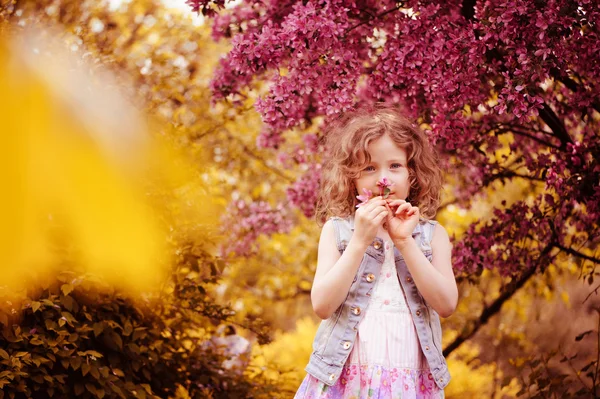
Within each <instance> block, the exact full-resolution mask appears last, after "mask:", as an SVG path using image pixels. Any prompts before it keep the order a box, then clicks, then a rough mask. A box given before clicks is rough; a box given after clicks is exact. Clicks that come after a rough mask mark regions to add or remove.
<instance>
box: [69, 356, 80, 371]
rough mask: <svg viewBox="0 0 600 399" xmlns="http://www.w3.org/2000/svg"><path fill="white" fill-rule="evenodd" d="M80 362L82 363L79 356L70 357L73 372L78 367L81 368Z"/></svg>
mask: <svg viewBox="0 0 600 399" xmlns="http://www.w3.org/2000/svg"><path fill="white" fill-rule="evenodd" d="M81 362H82V359H81V358H80V357H79V356H76V357H72V358H71V367H72V368H73V370H77V369H78V368H79V367H81Z"/></svg>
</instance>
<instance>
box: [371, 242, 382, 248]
mask: <svg viewBox="0 0 600 399" xmlns="http://www.w3.org/2000/svg"><path fill="white" fill-rule="evenodd" d="M373 248H375V249H379V248H381V244H380V243H379V241H375V242H374V243H373Z"/></svg>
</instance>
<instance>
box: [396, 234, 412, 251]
mask: <svg viewBox="0 0 600 399" xmlns="http://www.w3.org/2000/svg"><path fill="white" fill-rule="evenodd" d="M393 241H394V246H395V247H396V248H398V250H399V251H402V250H403V249H405V248H407V247H409V246H411V245H414V244H416V242H415V239H414V238H413V237H412V236H408V237H406V238H396V239H394V240H393Z"/></svg>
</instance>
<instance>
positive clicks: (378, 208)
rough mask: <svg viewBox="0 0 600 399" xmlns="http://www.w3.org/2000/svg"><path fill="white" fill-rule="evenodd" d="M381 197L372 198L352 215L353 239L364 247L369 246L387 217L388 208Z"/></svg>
mask: <svg viewBox="0 0 600 399" xmlns="http://www.w3.org/2000/svg"><path fill="white" fill-rule="evenodd" d="M386 206H387V204H386V202H385V200H384V199H383V198H382V197H380V196H379V197H373V198H371V199H370V200H369V201H368V202H367V203H366V204H364V205H362V206H361V207H360V208H357V209H356V213H355V215H354V234H353V238H355V239H357V240H358V242H359V243H361V244H363V245H364V246H369V244H371V242H373V240H374V239H375V237H376V236H377V231H378V230H379V227H380V226H381V225H382V224H383V222H384V221H385V218H386V217H387V216H388V215H389V212H390V210H389V207H388V208H387V209H386Z"/></svg>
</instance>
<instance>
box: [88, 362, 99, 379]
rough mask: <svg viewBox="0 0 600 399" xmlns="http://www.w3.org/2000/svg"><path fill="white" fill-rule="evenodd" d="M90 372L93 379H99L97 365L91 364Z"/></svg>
mask: <svg viewBox="0 0 600 399" xmlns="http://www.w3.org/2000/svg"><path fill="white" fill-rule="evenodd" d="M90 374H91V375H92V377H94V378H95V379H97V380H99V379H100V372H99V371H98V367H96V366H94V365H92V367H91V368H90Z"/></svg>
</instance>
